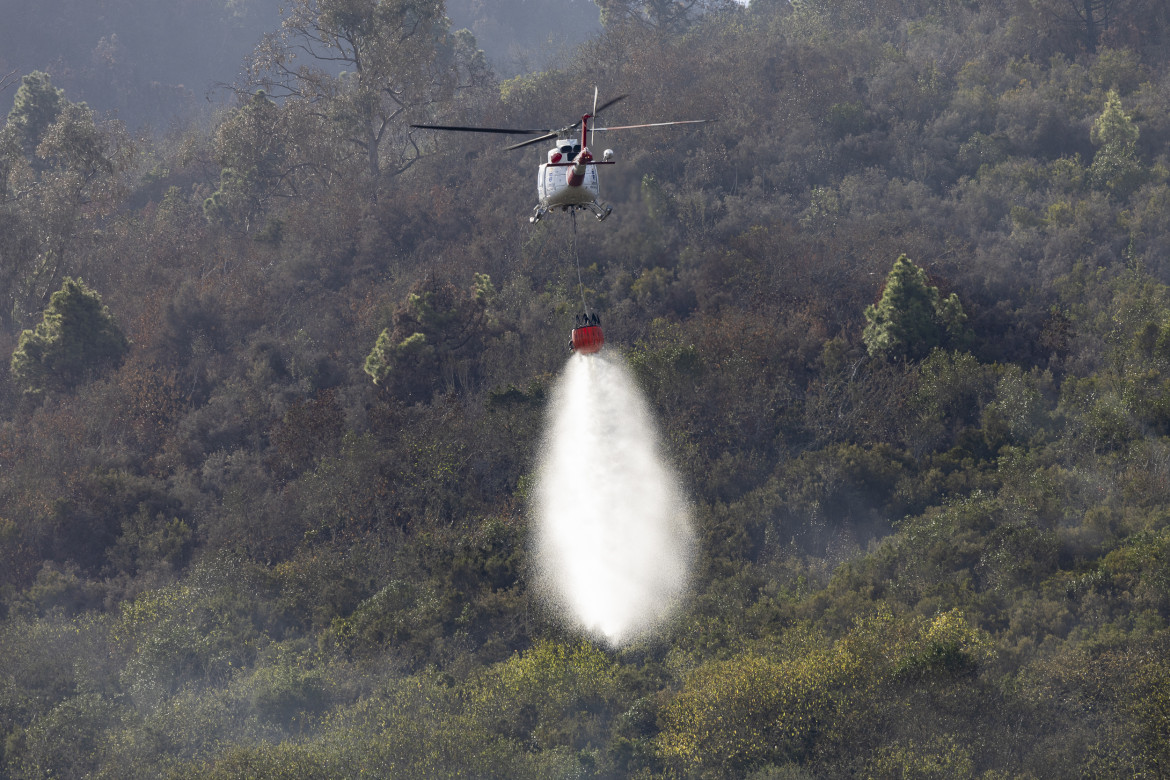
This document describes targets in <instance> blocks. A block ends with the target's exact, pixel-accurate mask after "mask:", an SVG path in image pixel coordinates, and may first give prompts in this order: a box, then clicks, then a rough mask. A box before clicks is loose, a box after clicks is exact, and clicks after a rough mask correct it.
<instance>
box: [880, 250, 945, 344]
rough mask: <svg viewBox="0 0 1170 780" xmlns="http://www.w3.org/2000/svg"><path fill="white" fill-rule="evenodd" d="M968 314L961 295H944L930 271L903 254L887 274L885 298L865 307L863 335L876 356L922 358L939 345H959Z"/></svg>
mask: <svg viewBox="0 0 1170 780" xmlns="http://www.w3.org/2000/svg"><path fill="white" fill-rule="evenodd" d="M966 318H967V317H966V315H965V314H964V313H963V306H962V304H961V303H959V298H958V296H957V295H955V294H954V293H951V295H949V296H948V297H946V298H943V299H940V297H939V292H938V288H937V287H935V286H933V285H932V284H930V282H929V281H928V280H927V277H926V271H924V270H923V269H921V268H919V267H918V266H916V265H914V263H913V262H912V261H911V260H910V259H909V258H908V257H906V255H902V256H900V257H899V258H898V259H897V260H896V261H895V262H894V267H893V269H892V270H891V271H890V274H889V276H887V277H886V287H885V290H883V291H882V298H881V300H880V301H878V302H877V303H876V304H874V305H872V306H868V307H866V309H865V320H866V323H867V325H866V326H865V331H864V332H863V333H862V335H861V338H862V340H863V341H864V342H865V346H866V348H867V349H868V350H869V354H870V355H871V356H873V357H878V356H884V357H887V358H891V359H898V358H907V359H910V360H920V359H922V358H924V357H926V356H927V355H928V354H930V351H931V350H932V349H934V348H935V347H942V346H955V345H956V343H957V342H958V341H959V340H960V339H961V338H962V337H963V333H964V329H963V322H964V321H965V320H966Z"/></svg>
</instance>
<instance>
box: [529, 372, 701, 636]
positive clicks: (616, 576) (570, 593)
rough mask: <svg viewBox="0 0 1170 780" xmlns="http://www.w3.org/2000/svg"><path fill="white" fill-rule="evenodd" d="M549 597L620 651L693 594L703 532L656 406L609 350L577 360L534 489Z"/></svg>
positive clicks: (554, 410)
mask: <svg viewBox="0 0 1170 780" xmlns="http://www.w3.org/2000/svg"><path fill="white" fill-rule="evenodd" d="M532 512H533V529H534V530H533V543H534V550H535V552H536V556H537V560H538V562H539V564H538V566H539V581H540V589H541V591H542V593H543V595H544V596H545V597H546V598H547V599H548V601H549V602H550V603H551V604H553V605H554V607H555V608H557V609H558V611H559V612H560V613H561V614H562V615H563V617H564V618H565V620H566V622H568V623H569V624H571V625H574V626H576V627H578V628H580V629H582V630H584V631H585V632H587V633H589V634H591V635H593V636H594V637H596V638H597V639H599V640H601V641H604V642H606V643H608V644H609V645H611V646H614V647H616V646H620V645H622V644H625V643H627V642H629V641H632V640H634V639H637V638H639V637H642V636H645V635H646V634H648V633H650V632H651V631H653V630H654V629H655V628H658V627H660V626H661V625H662V624H663V622H664V621H665V620H667V619H668V618H669V617H670V615H671V613H672V612H673V611H674V610H675V609H676V608H677V607H678V606H679V602H680V601H681V599H682V597H683V595H684V591H685V589H686V586H687V578H688V570H689V568H690V562H691V557H692V551H693V547H694V535H693V532H692V530H691V527H690V517H689V511H688V506H687V501H686V498H685V494H684V492H683V491H682V489H681V486H680V484H679V480H678V478H677V476H676V475H675V474H674V472H673V471H672V469H671V468H670V466H669V465H668V463H667V462H666V460H665V458H664V457H663V454H662V452H661V448H660V446H659V443H658V435H657V432H656V430H655V425H654V420H653V417H652V415H651V412H650V408H649V405H648V404H647V403H646V400H645V399H644V398H643V396H642V393H641V390H640V389H639V388H638V386H637V383H636V382H635V381H634V379H633V377H632V376H631V374H630V372H629V370H628V369H627V368H626V367H625V365H624V363H623V362H622V360H621V358H620V357H618V356H617V355H615V354H613V353H612V352H608V351H607V352H602V353H598V354H592V355H585V354H574V355H573V356H572V357H570V358H569V361H568V363H567V365H566V367H565V371H564V373H563V375H562V376H561V378H560V380H559V381H558V383H557V385H556V387H555V389H554V392H553V396H552V405H551V407H550V409H549V413H548V422H547V425H546V431H545V440H544V445H543V448H542V450H541V453H540V460H539V466H538V471H537V482H536V487H535V491H534V493H533V501H532Z"/></svg>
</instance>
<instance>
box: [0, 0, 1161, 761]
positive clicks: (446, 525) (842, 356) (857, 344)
mask: <svg viewBox="0 0 1170 780" xmlns="http://www.w3.org/2000/svg"><path fill="white" fill-rule="evenodd" d="M287 5H288V7H287V9H286V10H287V13H286V14H285V17H284V19H285V22H284V26H283V27H282V28H281V29H279V30H273V31H272V32H273V34H272V35H270V36H268V37H267V38H266V39H265V40H264V42H263V43H262V44H261V45H260V46H259V47H258V48H257V50H256V52H255V53H254V56H253V58H252V59H251V61H250V63H249V67H248V68H247V69H246V70H245V71H244V72H243V73H242V74H241V76H240V79H239V81H238V83H237V85H236V87H237V90H238V96H239V98H238V101H237V105H236V106H235V108H233V109H232V110H230V111H226V112H225V113H223V114H222V115H221V116H219V117H218V119H217V121H216V122H215V123H214V126H211V127H208V128H206V129H204V130H200V129H189V130H182V131H180V130H175V131H174V132H172V133H171V134H169V135H167V136H165V137H160V138H157V139H147V138H138V137H136V136H135V135H134V134H132V133H129V132H127V131H126V129H125V128H124V127H123V126H122V125H120V124H118V123H117V122H114V121H110V120H107V119H104V118H103V117H102V116H100V115H99V114H97V113H95V112H94V111H93V110H91V109H90V108H89V107H88V106H87V105H86V104H85V103H83V102H81V97H80V96H76V95H71V94H68V93H67V92H64V91H63V90H61V89H60V87H59V86H57V85H56V84H55V83H54V76H53V75H51V74H47V73H39V72H38V73H30V74H21V75H22V76H23V77H24V78H23V79H22V80H19V81H18V82H14V83H12V84H11V85H10V86H9V87H8V89H7V91H6V92H5V100H6V101H7V100H8V99H9V98H11V100H12V108H11V112H10V113H9V114H8V115H7V120H6V123H5V125H4V129H3V131H2V133H0V353H2V354H3V355H5V356H9V355H11V356H12V358H11V370H10V371H5V372H0V615H2V621H0V658H2V659H3V661H2V665H0V778H12V779H13V780H15V779H16V778H21V779H25V778H49V777H92V778H119V779H124V778H142V779H143V780H146V779H147V778H173V779H174V780H180V779H184V778H244V777H256V778H260V777H263V778H355V777H401V778H418V777H476V778H479V777H500V778H505V777H506V778H526V777H531V778H550V777H565V778H569V777H599V778H600V777H604V778H625V777H641V778H650V777H678V778H740V777H752V778H756V779H757V780H764V779H765V778H772V779H779V778H818V777H825V778H829V777H843V776H857V777H871V778H984V779H985V780H992V779H993V778H996V779H997V778H1007V777H1025V778H1026V777H1034V778H1043V777H1164V776H1165V775H1166V773H1167V771H1168V767H1170V626H1168V623H1167V621H1168V619H1170V56H1168V55H1170V37H1168V36H1170V11H1168V10H1167V6H1166V5H1165V4H1164V3H1162V2H1160V0H1105V1H1104V2H1101V3H1097V4H1080V3H1077V4H1075V5H1074V4H1069V3H1068V2H1066V0H1032V1H1027V0H988V1H986V2H983V1H980V0H877V1H876V2H838V1H837V0H799V1H794V2H792V3H785V2H775V1H771V2H769V1H768V0H755V1H754V2H753V3H752V4H751V6H750V7H748V8H744V7H741V6H738V5H736V4H734V3H731V4H726V5H724V4H721V3H715V2H711V3H698V4H689V6H690V7H684V6H687V5H688V4H680V3H662V2H647V3H645V4H641V3H638V2H635V1H634V0H608V1H607V2H605V3H602V4H601V5H602V9H601V10H602V11H603V14H602V19H603V21H604V22H605V27H604V30H603V31H602V32H601V33H599V34H598V35H596V36H595V37H593V38H591V39H590V40H589V41H588V42H587V43H585V44H584V45H582V46H581V48H580V49H579V50H578V51H577V53H576V55H575V56H574V57H573V58H572V59H571V61H566V62H564V63H563V67H562V68H561V69H559V70H548V71H544V72H538V73H534V74H531V75H527V76H521V77H517V78H514V79H511V80H506V81H503V82H502V83H501V82H500V80H499V79H498V77H497V76H496V75H495V74H494V73H493V72H492V70H491V68H490V67H489V65H488V64H487V61H486V60H485V58H484V57H483V56H482V54H481V53H480V52H479V50H478V48H477V44H476V42H475V40H474V38H473V37H472V36H471V35H470V34H469V33H467V32H465V31H464V32H457V31H453V30H451V29H450V25H449V23H448V22H447V20H446V18H445V16H444V14H443V9H442V6H441V3H433V2H421V1H420V0H377V1H375V0H291V1H290V2H289V3H288V4H287ZM1090 5H1091V7H1090ZM1078 9H1080V10H1087V12H1089V13H1091V16H1090V17H1089V18H1085V17H1084V16H1083V15H1081V14H1080V13H1079V11H1078ZM324 43H329V44H330V45H331V46H332V48H320V47H321V46H322V45H323V44H324ZM306 46H307V47H308V49H311V50H312V51H315V52H317V53H318V54H319V55H321V57H322V59H320V60H318V59H315V58H314V57H312V56H309V55H307V54H306V51H307V49H306V48H305V47H306ZM294 54H296V55H297V56H296V58H295V59H292V58H291V56H292V55H294ZM337 57H340V59H341V61H340V62H339V61H338V60H337V59H336V58H337ZM2 75H3V74H0V76H2ZM595 85H596V86H597V87H598V88H599V89H600V92H601V94H602V95H603V96H615V95H619V94H629V96H630V97H628V98H627V99H626V100H625V101H623V102H621V103H620V104H618V105H615V106H614V107H613V108H612V109H611V110H610V111H608V112H607V115H606V116H605V121H606V123H608V124H612V125H618V124H634V123H638V122H655V121H665V120H674V119H696V118H711V119H717V120H718V121H717V122H714V123H710V124H707V125H702V126H700V127H699V128H698V129H679V128H673V129H672V128H664V129H657V130H648V131H640V134H639V133H630V134H623V135H620V136H619V135H618V134H610V135H609V136H608V137H606V138H605V139H604V145H605V146H612V147H613V148H614V149H615V150H616V152H617V155H616V159H617V161H618V164H617V165H614V166H609V167H608V168H607V169H606V170H605V171H603V182H602V189H603V193H602V194H603V197H604V198H605V199H606V200H608V201H609V202H611V203H612V204H613V205H614V214H613V216H612V217H610V218H609V220H607V221H606V222H604V223H603V224H598V223H596V222H594V221H593V220H591V219H588V220H587V219H583V218H582V219H580V220H579V224H578V229H577V238H576V244H575V247H576V249H577V251H578V252H579V254H580V257H581V260H582V265H583V267H584V271H583V277H584V282H585V286H586V288H587V290H586V294H587V296H589V298H590V300H591V301H593V302H595V304H596V306H597V308H598V309H599V311H600V312H601V313H602V317H603V322H604V324H605V328H606V336H607V342H608V344H609V346H610V347H611V348H613V349H616V350H618V351H620V352H621V353H622V355H623V356H624V358H625V359H626V360H627V361H628V362H629V364H630V365H631V366H632V367H633V369H634V371H635V373H636V374H637V377H638V379H639V381H640V382H641V384H642V387H643V388H644V390H645V392H646V394H647V396H648V398H649V400H650V402H651V405H652V407H653V409H654V410H655V413H656V415H657V418H658V420H659V424H660V426H661V429H662V434H663V438H664V444H665V447H666V449H667V450H668V452H669V454H670V456H671V458H672V460H673V462H674V464H675V466H676V467H677V469H678V470H679V471H680V473H681V474H682V475H683V479H684V481H685V483H686V486H687V489H688V491H689V494H690V498H691V500H692V502H693V515H694V518H695V522H696V524H697V529H696V530H697V533H698V536H699V539H700V547H699V550H698V553H697V559H696V571H695V575H694V579H693V583H692V594H691V597H690V599H689V601H688V603H687V604H686V606H685V608H684V609H683V610H682V612H681V614H680V615H679V617H678V619H677V620H676V621H675V622H673V623H672V624H671V625H670V626H669V627H668V628H667V629H666V630H665V631H664V632H663V633H662V634H660V635H659V636H657V637H656V638H654V639H653V640H652V641H644V642H641V643H638V644H634V645H631V646H628V647H624V648H622V649H619V650H611V649H607V648H604V647H600V646H597V645H595V644H592V643H590V642H589V641H586V640H584V639H582V638H580V637H577V636H575V635H572V634H569V633H567V632H566V631H565V630H564V629H563V628H561V624H560V623H559V622H558V621H557V619H556V616H555V615H553V614H550V613H549V612H548V611H547V610H546V609H545V608H544V607H543V606H542V604H541V602H540V601H539V599H537V598H536V595H535V594H534V593H533V592H532V591H531V589H530V587H529V583H530V581H531V572H532V570H533V566H534V562H533V561H532V560H531V559H530V557H529V552H528V550H529V542H528V535H527V526H528V522H529V518H528V516H527V514H526V497H527V495H528V493H529V491H530V490H531V488H532V479H533V477H532V471H533V468H534V462H535V456H536V450H537V447H538V444H539V439H540V434H541V430H542V427H543V425H544V414H545V405H546V403H547V400H548V393H549V391H550V389H551V386H552V382H553V380H554V378H555V376H556V375H557V373H558V372H559V371H560V369H561V367H562V365H563V363H564V361H565V359H566V353H565V346H564V345H565V343H566V341H567V338H568V331H569V328H570V327H571V325H572V322H573V315H574V314H575V313H576V312H577V311H578V306H579V305H580V296H579V293H578V290H577V286H576V284H577V273H576V268H575V266H574V265H573V257H574V255H573V249H574V243H573V241H572V231H571V227H570V222H569V220H568V217H567V216H566V215H560V214H554V215H551V216H550V217H549V218H548V219H546V220H544V221H542V222H541V223H538V224H537V225H530V224H529V223H528V221H527V216H528V214H529V213H530V211H531V208H532V205H533V203H534V197H535V195H534V191H533V190H534V188H533V186H532V185H533V173H534V169H535V166H536V163H537V162H538V160H539V158H540V156H541V155H543V154H544V151H543V147H539V146H538V147H536V148H537V150H539V151H533V150H531V149H529V150H526V151H522V152H507V153H504V152H501V151H500V147H501V146H502V145H503V144H502V143H501V142H500V137H490V136H485V137H480V136H475V135H458V136H455V135H453V134H452V135H450V136H436V135H434V134H430V133H426V132H418V131H415V132H411V131H410V129H409V127H408V125H409V124H410V123H411V122H441V123H452V124H490V125H495V126H520V127H544V126H553V125H556V124H560V123H565V124H567V123H568V122H571V121H573V120H575V119H576V118H577V117H579V116H580V114H581V113H582V112H583V111H584V110H587V108H588V106H589V105H590V101H591V100H592V96H593V88H594V86H595ZM374 379H377V382H375V381H373V380H374Z"/></svg>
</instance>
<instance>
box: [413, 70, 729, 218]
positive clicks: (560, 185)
mask: <svg viewBox="0 0 1170 780" xmlns="http://www.w3.org/2000/svg"><path fill="white" fill-rule="evenodd" d="M597 96H598V91H597V88H596V87H595V88H594V89H593V110H592V112H590V113H588V114H582V115H581V118H580V119H579V120H577V121H576V122H574V123H573V124H571V125H568V126H566V127H562V128H559V129H556V130H515V129H510V128H502V127H466V126H462V125H424V124H416V125H411V127H414V128H418V129H421V130H445V131H452V132H459V133H501V134H510V135H536V136H537V137H536V138H529V139H528V140H527V141H521V142H520V143H516V144H512V145H511V146H506V147H504V151H511V150H513V149H520V148H523V147H525V146H529V145H531V144H538V143H541V142H543V141H550V140H552V141H553V142H554V143H553V148H552V149H550V150H549V152H548V161H547V162H543V163H541V164H540V169H539V170H538V172H537V174H536V193H537V200H538V202H537V204H536V207H535V208H534V209H533V210H532V216H531V217H529V218H528V221H529V222H533V223H535V222H539V221H540V220H541V219H543V218H544V217H545V216H547V215H548V214H549V213H550V212H551V211H554V210H556V209H560V210H561V211H572V212H576V211H578V210H582V209H585V210H588V211H589V212H591V213H592V214H593V216H595V217H597V220H598V221H599V222H600V221H601V220H604V219H605V218H606V217H608V216H609V215H610V214H611V213H613V207H612V206H610V205H609V204H607V203H604V202H602V201H600V200H598V196H599V195H600V192H601V188H600V184H599V181H598V175H597V166H599V165H613V164H614V159H613V156H614V155H613V150H612V149H606V150H605V151H604V152H603V153H602V155H601V159H600V160H597V159H595V158H594V157H593V152H592V151H591V150H590V148H589V147H590V146H591V145H592V141H593V134H594V133H596V132H599V131H600V132H605V131H609V130H635V129H639V128H646V127H667V126H669V125H697V124H702V123H704V122H708V121H710V120H707V119H685V120H682V121H676V122H651V123H649V124H640V125H621V126H618V127H597V126H592V127H591V126H590V121H591V120H593V119H595V118H596V117H597V115H598V114H600V113H601V112H602V111H604V110H605V109H607V108H609V107H610V106H612V105H613V104H615V103H617V102H619V101H621V100H625V99H626V98H627V97H629V96H628V95H618V96H617V97H615V98H613V99H611V100H608V101H606V102H605V103H603V104H601V105H600V106H599V105H597ZM578 127H579V128H580V129H581V134H580V137H579V138H578V137H576V130H577V128H578ZM554 139H555V140H554Z"/></svg>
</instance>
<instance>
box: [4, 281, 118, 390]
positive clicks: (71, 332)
mask: <svg viewBox="0 0 1170 780" xmlns="http://www.w3.org/2000/svg"><path fill="white" fill-rule="evenodd" d="M129 349H130V343H129V342H128V341H127V340H126V336H125V335H124V334H123V333H122V331H121V329H120V328H119V327H118V325H117V323H116V322H115V321H114V317H113V315H112V314H110V310H109V309H108V308H106V306H105V305H104V304H103V303H102V299H101V296H99V295H98V294H97V293H96V292H94V291H93V290H91V289H89V288H88V287H87V286H86V285H85V283H84V282H83V281H81V280H80V279H69V278H67V279H66V280H65V283H64V284H63V285H62V286H61V289H60V290H58V291H57V292H55V293H53V296H52V298H51V299H50V300H49V305H48V307H47V308H46V309H45V311H44V317H43V319H42V321H41V323H40V324H39V325H37V326H36V328H34V329H33V330H26V331H24V332H23V333H21V334H20V340H19V341H18V342H17V345H16V351H14V352H13V353H12V365H11V368H12V376H13V378H14V379H15V380H16V382H17V383H18V384H20V385H21V386H22V387H23V388H24V389H25V391H26V392H41V391H44V390H48V389H68V388H71V387H73V386H75V385H77V384H78V383H80V382H82V381H83V380H85V379H86V378H88V377H90V376H92V375H94V374H95V373H97V372H100V371H102V370H104V369H107V368H110V367H111V366H115V365H117V364H118V363H120V362H121V360H122V358H123V357H124V356H125V354H126V352H127V351H129Z"/></svg>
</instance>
